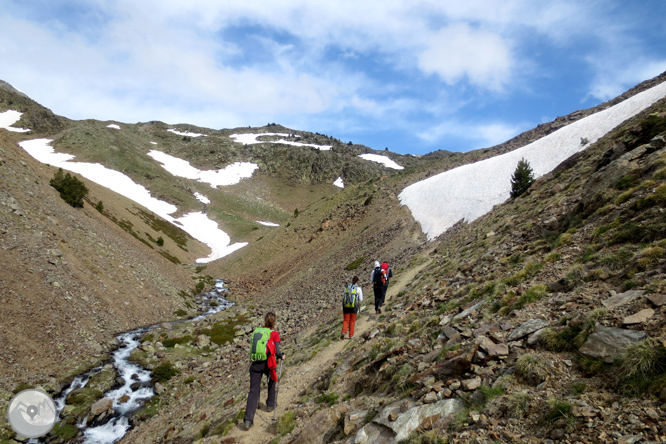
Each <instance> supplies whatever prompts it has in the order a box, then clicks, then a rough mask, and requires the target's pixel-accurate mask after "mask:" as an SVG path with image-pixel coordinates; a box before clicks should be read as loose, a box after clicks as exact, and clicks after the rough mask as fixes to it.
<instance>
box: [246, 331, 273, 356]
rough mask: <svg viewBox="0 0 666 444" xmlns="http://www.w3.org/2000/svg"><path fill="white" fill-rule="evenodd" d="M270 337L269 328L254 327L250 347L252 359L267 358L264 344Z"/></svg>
mask: <svg viewBox="0 0 666 444" xmlns="http://www.w3.org/2000/svg"><path fill="white" fill-rule="evenodd" d="M270 337H271V329H270V328H265V327H262V328H255V329H254V332H252V346H251V347H250V359H251V360H252V361H265V360H266V359H268V356H267V355H266V344H268V340H269V339H270Z"/></svg>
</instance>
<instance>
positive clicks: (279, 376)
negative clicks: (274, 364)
mask: <svg viewBox="0 0 666 444" xmlns="http://www.w3.org/2000/svg"><path fill="white" fill-rule="evenodd" d="M283 362H284V361H283V360H282V359H280V374H279V375H278V380H277V386H276V387H275V407H273V421H275V412H276V411H277V400H278V393H280V379H282V363H283Z"/></svg>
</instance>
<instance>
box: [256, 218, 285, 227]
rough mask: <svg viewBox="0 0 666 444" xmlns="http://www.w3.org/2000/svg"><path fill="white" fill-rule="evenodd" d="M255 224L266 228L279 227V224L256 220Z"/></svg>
mask: <svg viewBox="0 0 666 444" xmlns="http://www.w3.org/2000/svg"><path fill="white" fill-rule="evenodd" d="M257 223H258V224H261V225H265V226H267V227H279V226H280V224H275V223H273V222H264V221H261V220H258V221H257Z"/></svg>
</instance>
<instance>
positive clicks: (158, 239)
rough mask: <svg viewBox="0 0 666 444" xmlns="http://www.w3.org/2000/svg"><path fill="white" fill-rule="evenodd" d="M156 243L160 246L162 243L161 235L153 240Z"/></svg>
mask: <svg viewBox="0 0 666 444" xmlns="http://www.w3.org/2000/svg"><path fill="white" fill-rule="evenodd" d="M155 243H156V244H157V245H159V246H160V247H161V246H163V245H164V238H163V237H162V236H160V237H158V238H157V241H156V242H155Z"/></svg>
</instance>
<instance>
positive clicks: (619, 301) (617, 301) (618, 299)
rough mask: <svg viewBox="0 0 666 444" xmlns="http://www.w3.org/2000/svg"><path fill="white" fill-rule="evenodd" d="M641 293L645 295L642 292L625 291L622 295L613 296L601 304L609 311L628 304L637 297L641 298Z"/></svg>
mask: <svg viewBox="0 0 666 444" xmlns="http://www.w3.org/2000/svg"><path fill="white" fill-rule="evenodd" d="M643 293H645V291H643V290H629V291H625V292H624V293H620V294H616V295H613V296H611V297H610V298H608V299H606V300H604V301H601V303H602V304H604V307H606V308H608V309H611V308H615V307H619V306H621V305H625V304H628V303H629V302H631V301H633V300H634V299H636V298H637V297H639V296H642V295H643Z"/></svg>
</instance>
